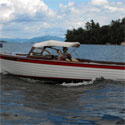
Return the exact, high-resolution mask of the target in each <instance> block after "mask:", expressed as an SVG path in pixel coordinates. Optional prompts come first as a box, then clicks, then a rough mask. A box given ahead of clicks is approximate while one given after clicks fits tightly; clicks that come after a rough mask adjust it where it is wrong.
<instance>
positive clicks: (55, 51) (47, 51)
mask: <svg viewBox="0 0 125 125" xmlns="http://www.w3.org/2000/svg"><path fill="white" fill-rule="evenodd" d="M65 48H66V47H65ZM66 54H67V55H66ZM66 54H65V53H64V51H63V50H61V48H55V47H50V46H44V47H32V48H31V50H30V52H29V53H28V55H27V57H28V58H35V59H47V60H61V61H78V60H77V59H73V58H72V56H71V54H70V53H69V52H66Z"/></svg>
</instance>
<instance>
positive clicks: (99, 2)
mask: <svg viewBox="0 0 125 125" xmlns="http://www.w3.org/2000/svg"><path fill="white" fill-rule="evenodd" d="M91 4H93V5H96V6H103V5H106V4H108V0H91Z"/></svg>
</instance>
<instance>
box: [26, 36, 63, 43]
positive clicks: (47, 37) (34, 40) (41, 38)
mask: <svg viewBox="0 0 125 125" xmlns="http://www.w3.org/2000/svg"><path fill="white" fill-rule="evenodd" d="M47 40H57V41H64V40H65V39H64V38H61V37H57V36H49V35H47V36H42V37H34V38H32V39H29V41H28V42H42V41H47Z"/></svg>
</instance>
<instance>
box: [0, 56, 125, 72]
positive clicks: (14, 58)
mask: <svg viewBox="0 0 125 125" xmlns="http://www.w3.org/2000/svg"><path fill="white" fill-rule="evenodd" d="M0 58H1V59H5V60H11V61H18V62H26V63H35V64H46V65H57V66H71V67H86V68H103V69H118V70H125V66H124V65H123V66H119V65H108V64H105V65H104V64H101V63H97V64H89V63H88V64H86V63H84V62H83V63H81V62H68V61H58V60H34V59H30V58H24V57H17V56H8V55H2V56H0Z"/></svg>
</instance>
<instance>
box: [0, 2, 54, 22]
mask: <svg viewBox="0 0 125 125" xmlns="http://www.w3.org/2000/svg"><path fill="white" fill-rule="evenodd" d="M54 15H55V13H54V11H52V10H51V9H49V8H48V6H47V5H46V4H45V3H44V2H43V1H41V0H0V21H1V22H8V21H11V20H13V19H16V20H20V19H21V21H22V18H24V17H28V18H29V17H30V20H31V18H38V17H42V16H44V17H50V16H51V17H52V16H54ZM24 20H25V19H24Z"/></svg>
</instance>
